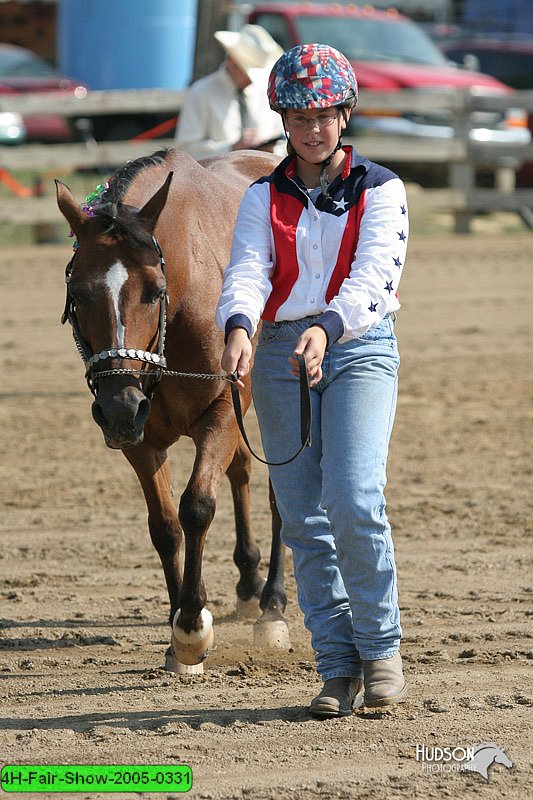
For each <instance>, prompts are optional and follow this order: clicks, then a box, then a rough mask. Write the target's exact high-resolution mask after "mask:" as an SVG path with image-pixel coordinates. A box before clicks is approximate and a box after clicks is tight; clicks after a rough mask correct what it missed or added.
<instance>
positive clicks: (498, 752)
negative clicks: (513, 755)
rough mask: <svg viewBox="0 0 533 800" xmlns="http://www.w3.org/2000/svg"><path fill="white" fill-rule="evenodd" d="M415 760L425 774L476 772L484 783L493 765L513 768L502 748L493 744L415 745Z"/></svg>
mask: <svg viewBox="0 0 533 800" xmlns="http://www.w3.org/2000/svg"><path fill="white" fill-rule="evenodd" d="M416 760H417V761H418V762H420V763H421V765H422V770H423V771H424V772H427V773H433V774H435V773H440V774H442V773H444V772H477V773H478V774H479V775H481V776H482V777H483V778H484V779H485V780H486V781H488V780H489V768H490V767H491V766H492V765H493V764H503V766H504V767H507V768H508V769H510V768H511V767H512V766H513V762H512V761H511V759H510V758H509V756H508V755H507V753H506V752H505V750H504V749H503V747H499V746H498V745H497V744H494V742H485V743H484V744H475V745H472V746H471V747H461V746H459V747H433V746H431V747H429V746H428V745H425V744H417V745H416Z"/></svg>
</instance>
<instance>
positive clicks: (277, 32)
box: [253, 12, 296, 50]
mask: <svg viewBox="0 0 533 800" xmlns="http://www.w3.org/2000/svg"><path fill="white" fill-rule="evenodd" d="M253 21H254V25H262V26H263V28H265V30H267V31H268V32H269V34H270V35H271V36H272V38H273V39H275V40H276V42H277V43H278V44H279V46H280V47H281V48H282V49H283V50H290V49H291V47H293V46H294V45H295V44H296V42H293V41H292V39H291V35H290V33H289V28H288V25H287V20H285V19H284V18H283V17H282V16H281V15H280V14H267V13H264V12H262V13H260V14H257V15H256V16H254V20H253Z"/></svg>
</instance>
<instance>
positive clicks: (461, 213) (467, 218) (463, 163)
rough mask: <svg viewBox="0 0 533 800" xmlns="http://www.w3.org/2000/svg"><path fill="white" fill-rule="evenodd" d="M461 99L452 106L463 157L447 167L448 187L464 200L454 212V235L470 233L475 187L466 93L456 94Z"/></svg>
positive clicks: (456, 133) (455, 132)
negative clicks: (469, 200)
mask: <svg viewBox="0 0 533 800" xmlns="http://www.w3.org/2000/svg"><path fill="white" fill-rule="evenodd" d="M459 98H460V99H461V101H460V102H457V103H456V104H455V106H454V123H453V127H454V135H455V138H456V139H457V140H458V141H459V142H460V143H461V146H462V150H463V157H462V158H461V160H459V161H453V162H452V164H450V167H449V176H450V187H451V188H452V189H453V190H454V191H455V192H457V193H460V194H461V195H462V196H464V198H465V206H464V207H462V208H458V209H456V211H455V225H454V230H455V233H470V225H471V222H472V217H473V212H472V210H471V209H470V208H469V206H468V198H469V196H470V195H471V193H472V190H473V189H474V187H475V179H476V174H475V169H474V165H473V163H472V161H471V160H470V159H469V147H468V142H469V133H470V102H469V98H468V92H467V91H464V92H461V93H460V94H459V93H457V100H459Z"/></svg>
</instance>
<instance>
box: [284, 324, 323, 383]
mask: <svg viewBox="0 0 533 800" xmlns="http://www.w3.org/2000/svg"><path fill="white" fill-rule="evenodd" d="M327 344H328V337H327V336H326V331H325V330H324V329H323V328H320V327H319V326H318V325H311V327H310V328H307V330H305V331H304V332H303V333H302V335H301V336H300V338H299V339H298V341H297V342H296V347H295V348H294V355H295V356H297V355H301V354H303V355H304V356H305V363H306V366H307V374H308V375H309V386H316V384H317V383H318V382H319V381H320V380H321V378H322V360H323V358H324V353H325V352H326V347H327ZM289 362H290V364H291V367H292V369H291V372H292V374H293V375H296V376H297V377H298V375H299V374H300V372H299V370H298V362H297V361H296V359H295V358H289Z"/></svg>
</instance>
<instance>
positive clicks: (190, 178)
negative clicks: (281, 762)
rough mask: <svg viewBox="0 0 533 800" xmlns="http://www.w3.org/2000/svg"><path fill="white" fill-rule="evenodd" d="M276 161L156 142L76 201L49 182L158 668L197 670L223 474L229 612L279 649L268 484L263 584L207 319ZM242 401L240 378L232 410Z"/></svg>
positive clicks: (247, 467) (74, 319) (205, 637)
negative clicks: (125, 491)
mask: <svg viewBox="0 0 533 800" xmlns="http://www.w3.org/2000/svg"><path fill="white" fill-rule="evenodd" d="M277 163H278V159H277V158H276V157H275V156H272V155H271V154H267V153H258V152H251V151H247V152H244V151H240V152H237V151H235V152H233V153H228V154H225V155H224V156H217V157H213V158H210V159H205V160H203V161H201V162H196V161H194V160H193V159H192V158H191V157H190V156H188V155H187V154H185V153H181V152H179V151H176V150H174V149H171V148H169V149H164V150H159V151H157V152H155V153H153V154H151V155H150V156H144V157H141V158H138V159H136V160H134V161H131V162H126V163H125V164H124V165H123V166H121V167H120V168H119V169H118V171H117V172H116V173H115V174H114V175H113V176H112V178H111V179H110V180H109V182H108V183H107V184H106V185H105V187H102V188H103V190H102V191H101V192H100V195H99V196H98V197H96V200H94V196H93V201H94V202H93V201H91V203H90V204H89V206H85V207H84V208H82V207H80V206H79V205H78V204H77V203H76V201H75V199H74V196H73V194H72V192H71V191H70V189H69V187H68V186H67V185H66V184H64V183H63V182H61V181H58V180H56V194H57V204H58V207H59V210H60V211H61V213H62V214H63V216H64V217H65V219H66V220H67V222H68V223H69V225H70V227H71V231H72V234H73V235H74V236H75V237H76V240H77V241H76V244H75V250H74V255H73V257H72V260H71V261H70V262H69V265H68V266H67V271H66V281H67V300H66V306H65V312H64V314H63V321H65V320H67V319H68V320H69V322H70V323H71V325H72V329H73V333H74V338H75V341H76V345H77V347H78V350H79V352H80V354H81V356H82V358H83V360H84V362H85V367H86V379H87V383H88V385H89V388H90V389H91V391H92V393H93V395H94V402H93V404H92V416H93V418H94V421H95V422H96V423H97V425H98V426H99V427H100V428H101V430H102V433H103V437H104V441H105V443H106V444H107V446H108V447H110V448H113V449H117V450H121V451H122V453H123V454H124V456H125V457H126V459H127V460H128V462H129V463H130V465H131V466H132V467H133V469H134V470H135V473H136V474H137V478H138V480H139V483H140V485H141V487H142V491H143V493H144V498H145V501H146V506H147V511H148V528H149V533H150V537H151V540H152V543H153V545H154V547H155V549H156V550H157V553H158V555H159V558H160V560H161V564H162V567H163V572H164V575H165V580H166V586H167V591H168V597H169V604H170V614H169V623H170V625H171V640H170V647H169V649H168V650H167V653H166V661H165V665H166V668H167V669H168V670H170V671H172V672H192V673H195V672H196V673H198V672H203V662H204V660H205V659H206V657H207V656H208V654H209V652H210V651H211V649H212V647H213V641H214V634H213V624H212V616H211V614H210V612H209V610H208V609H207V607H206V601H207V594H206V589H205V586H204V582H203V579H202V553H203V549H204V542H205V538H206V534H207V531H208V528H209V525H210V523H211V521H212V519H213V516H214V513H215V505H216V494H217V489H218V486H219V485H220V483H221V481H222V478H223V476H224V475H227V477H228V478H229V482H230V484H231V492H232V498H233V505H234V512H235V533H236V544H235V549H234V554H233V557H234V562H235V564H236V566H237V568H238V570H239V581H238V583H237V586H236V593H237V612H238V613H239V614H240V615H241V616H249V615H250V614H251V615H253V616H255V618H256V619H257V617H258V616H259V613H260V616H259V618H258V619H257V621H256V623H255V626H254V642H257V643H258V644H267V646H274V647H280V648H282V649H283V648H285V649H286V648H288V647H289V646H290V640H289V638H288V628H287V625H286V622H285V619H284V617H283V612H284V611H285V607H286V602H287V598H286V594H285V589H284V576H283V573H284V546H283V544H282V543H281V539H280V528H281V521H280V518H279V514H278V512H277V508H276V505H275V498H274V496H273V492H272V487H271V486H270V487H269V502H270V508H271V512H272V541H271V554H270V565H269V571H268V576H267V579H266V581H265V580H264V579H263V578H262V577H261V575H260V573H259V570H258V566H259V562H260V552H259V549H258V547H257V544H256V542H255V539H254V536H253V533H252V527H251V521H250V506H249V494H250V489H249V483H250V473H251V463H250V461H251V459H250V454H249V452H248V451H247V449H246V447H245V445H244V442H243V439H242V436H241V435H240V433H239V431H238V428H237V425H236V421H235V415H234V413H233V408H232V404H231V399H230V393H229V391H228V388H229V385H228V383H227V381H225V380H223V379H222V380H218V378H224V376H223V375H221V373H220V358H221V354H222V351H223V347H224V337H223V334H222V333H221V332H220V331H219V330H218V329H217V328H216V326H215V323H214V318H215V307H216V303H217V300H218V296H219V293H220V287H221V281H222V272H223V269H224V267H225V265H226V264H227V263H228V261H229V253H230V247H231V240H232V233H233V226H234V222H235V218H236V213H237V210H238V206H239V202H240V199H241V196H242V194H243V193H244V190H245V189H246V187H247V186H248V185H250V183H252V182H253V181H254V180H256V179H257V178H258V177H260V176H262V175H265V174H268V173H269V172H271V171H272V169H273V168H274V166H275V165H276V164H277ZM88 199H89V198H88ZM167 374H168V375H171V376H173V377H167ZM250 402H251V387H250V380H249V378H248V377H247V378H245V379H244V389H243V390H242V403H243V408H244V410H246V409H247V408H248V406H249V405H250ZM182 436H187V437H190V438H191V439H192V440H193V442H194V445H195V459H194V465H193V467H192V471H191V474H190V477H189V480H188V483H187V486H186V488H185V489H184V491H183V493H182V494H181V498H180V501H179V511H177V510H176V507H175V503H174V500H173V497H172V490H171V474H170V468H169V465H168V460H167V450H168V448H169V447H170V446H171V445H173V444H174V443H175V442H177V441H178V439H180V437H182ZM183 540H184V548H182V547H181V545H182V543H183ZM182 549H184V554H183V553H182Z"/></svg>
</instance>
